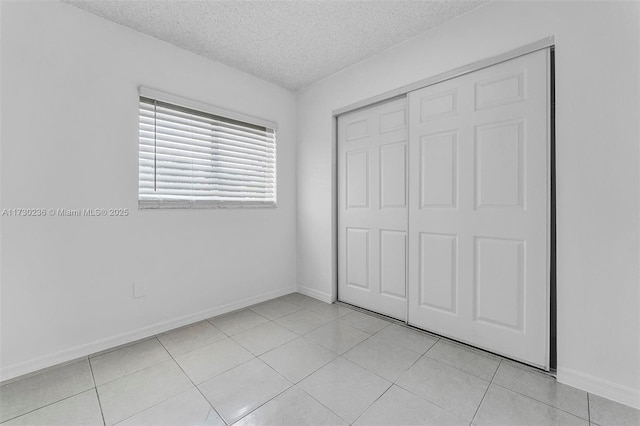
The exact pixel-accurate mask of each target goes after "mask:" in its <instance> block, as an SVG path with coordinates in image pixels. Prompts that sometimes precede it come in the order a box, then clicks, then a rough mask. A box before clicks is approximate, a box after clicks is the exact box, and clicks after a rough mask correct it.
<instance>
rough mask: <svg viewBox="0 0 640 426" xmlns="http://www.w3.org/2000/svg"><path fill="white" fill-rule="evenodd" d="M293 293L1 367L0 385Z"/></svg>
mask: <svg viewBox="0 0 640 426" xmlns="http://www.w3.org/2000/svg"><path fill="white" fill-rule="evenodd" d="M295 291H296V287H287V288H285V289H282V290H276V291H271V292H268V293H264V294H261V295H259V296H253V297H248V298H246V299H243V300H240V301H238V302H234V303H228V304H226V305H222V306H217V307H215V308H211V309H207V310H204V311H200V312H197V313H195V314H189V315H185V316H182V317H179V318H174V319H171V320H167V321H162V322H159V323H156V324H153V325H149V326H146V327H142V328H139V329H137V330H133V331H130V332H126V333H122V334H118V335H116V336H113V337H108V338H106V339H101V340H96V341H94V342H90V343H86V344H83V345H79V346H75V347H73V348H69V349H65V350H62V351H59V352H56V353H53V354H50V355H45V356H42V357H39V358H35V359H32V360H29V361H24V362H20V363H17V364H12V365H6V366H2V367H1V368H0V383H1V384H6V383H4V382H11V381H14V379H15V378H17V377H20V376H29V375H32V374H33V373H37V372H40V371H41V370H46V369H50V368H55V367H59V366H61V365H64V364H65V363H69V362H71V361H74V360H78V359H81V358H84V357H87V356H89V355H91V354H94V353H96V352H100V351H104V350H107V349H110V348H113V347H116V346H120V345H124V344H128V343H132V342H135V341H137V340H141V339H145V338H148V337H151V336H154V335H156V334H159V333H164V332H166V331H169V330H173V329H175V328H178V327H182V326H185V325H189V324H192V323H195V322H198V321H202V320H205V319H207V318H211V317H215V316H217V315H222V314H226V313H228V312H233V311H236V310H238V309H242V308H246V307H247V306H251V305H254V304H256V303H260V302H264V301H266V300H270V299H274V298H276V297H280V296H284V295H286V294H289V293H293V292H295Z"/></svg>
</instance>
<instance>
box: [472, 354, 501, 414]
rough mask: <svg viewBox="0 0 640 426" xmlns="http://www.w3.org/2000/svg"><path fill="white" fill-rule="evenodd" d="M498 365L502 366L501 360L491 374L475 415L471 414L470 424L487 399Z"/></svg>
mask: <svg viewBox="0 0 640 426" xmlns="http://www.w3.org/2000/svg"><path fill="white" fill-rule="evenodd" d="M500 365H502V359H500V361H499V362H498V365H497V366H496V370H495V371H494V372H493V375H492V376H491V380H489V385H488V386H487V388H486V389H485V390H484V394H483V395H482V399H481V400H480V404H478V406H477V407H476V411H475V413H473V417H472V418H471V423H472V424H473V422H474V421H475V419H476V417H477V416H478V411H480V407H481V406H482V403H483V402H484V399H485V398H486V397H487V394H488V393H489V388H490V387H491V385H492V384H493V379H494V378H495V377H496V374H498V370H499V369H500Z"/></svg>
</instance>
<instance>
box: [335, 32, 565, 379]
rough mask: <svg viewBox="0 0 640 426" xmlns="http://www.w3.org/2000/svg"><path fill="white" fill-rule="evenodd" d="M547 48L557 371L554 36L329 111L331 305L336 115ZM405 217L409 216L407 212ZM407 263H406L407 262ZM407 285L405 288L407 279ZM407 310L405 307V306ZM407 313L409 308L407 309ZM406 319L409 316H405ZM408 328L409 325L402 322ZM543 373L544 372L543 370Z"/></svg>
mask: <svg viewBox="0 0 640 426" xmlns="http://www.w3.org/2000/svg"><path fill="white" fill-rule="evenodd" d="M547 48H548V49H549V59H550V64H549V68H548V70H547V72H548V73H549V74H550V75H549V84H550V91H549V92H550V93H549V96H550V99H549V111H548V113H549V117H548V118H549V127H548V130H547V131H548V137H549V140H548V144H549V146H548V149H549V153H548V157H547V161H549V164H548V165H549V175H550V176H549V179H550V181H549V185H550V188H549V198H550V199H549V203H550V204H549V211H548V214H549V227H550V229H549V235H548V245H549V246H550V247H549V264H548V268H549V269H548V273H549V275H550V282H549V289H548V290H549V294H548V302H549V318H548V323H547V325H548V327H549V330H548V332H549V336H548V337H549V341H548V342H547V344H548V345H549V353H548V356H549V360H548V362H549V371H548V373H551V374H554V373H555V372H556V369H557V334H556V333H557V330H556V328H557V300H556V297H557V294H556V293H557V259H556V250H557V248H556V234H557V222H556V214H557V210H556V209H557V206H556V173H557V171H556V167H557V166H556V158H555V157H556V155H555V154H556V143H557V140H556V134H555V133H556V132H555V129H556V111H555V91H556V90H555V89H556V88H555V59H556V58H555V53H556V52H555V38H554V36H549V37H546V38H543V39H541V40H538V41H535V42H532V43H529V44H526V45H524V46H521V47H518V48H516V49H513V50H510V51H507V52H504V53H502V54H500V55H496V56H493V57H490V58H486V59H482V60H479V61H476V62H472V63H469V64H467V65H463V66H461V67H457V68H454V69H452V70H449V71H446V72H443V73H440V74H437V75H435V76H432V77H428V78H425V79H422V80H419V81H417V82H414V83H411V84H407V85H404V86H401V87H399V88H397V89H394V90H390V91H387V92H384V93H381V94H378V95H375V96H372V97H369V98H366V99H363V100H361V101H359V102H355V103H352V104H350V105H347V106H344V107H342V108H338V109H335V110H333V111H332V119H331V124H332V131H331V133H332V139H333V141H332V144H331V169H332V170H331V191H332V197H331V204H332V205H331V216H332V217H331V249H332V254H333V255H332V256H331V269H332V271H331V277H332V281H333V282H332V286H331V293H330V294H327V296H329V300H330V303H333V302H336V301H339V295H338V256H339V253H338V178H339V176H338V170H337V146H338V125H337V123H338V116H340V115H342V114H346V113H349V112H352V111H355V110H357V109H360V108H366V107H369V106H372V105H374V104H377V103H382V102H387V101H390V100H392V99H393V98H398V97H403V96H407V94H408V93H409V92H411V91H414V90H418V89H421V88H424V87H427V86H431V85H434V84H437V83H440V82H443V81H446V80H450V79H453V78H456V77H459V76H462V75H465V74H469V73H471V72H474V71H478V70H480V69H483V68H488V67H490V66H493V65H497V64H499V63H502V62H506V61H509V60H511V59H515V58H517V57H520V56H524V55H527V54H529V53H533V52H536V51H538V50H543V49H547ZM407 214H408V213H407ZM407 261H408V260H407ZM406 285H407V286H408V280H407V283H406ZM408 303H409V299H408V297H407V305H408ZM407 308H408V306H407ZM407 312H408V309H407ZM407 320H408V317H407ZM404 323H405V324H406V325H408V322H407V321H405V322H404ZM543 371H544V370H543Z"/></svg>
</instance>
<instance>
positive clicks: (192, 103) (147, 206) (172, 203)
mask: <svg viewBox="0 0 640 426" xmlns="http://www.w3.org/2000/svg"><path fill="white" fill-rule="evenodd" d="M141 98H147V99H151V100H157V101H158V102H161V103H166V104H171V105H174V106H176V107H179V108H186V109H189V110H193V111H194V112H196V113H197V112H199V113H202V114H204V115H213V116H218V117H221V118H223V119H228V120H230V121H237V122H242V123H245V124H248V125H253V126H258V127H264V128H266V129H269V130H272V131H273V133H274V135H273V179H274V183H273V201H255V200H252V201H241V200H194V199H187V198H185V199H175V200H160V199H157V200H154V199H141V198H140V196H141V192H140V187H141V179H140V172H141V170H140V152H141V148H140V146H141V141H140V139H141V138H140V109H139V108H138V138H137V141H138V209H139V210H153V209H216V208H277V206H278V181H277V169H278V167H277V166H278V164H277V147H278V144H277V136H276V134H277V129H278V123H276V122H273V121H269V120H265V119H262V118H258V117H254V116H250V115H247V114H244V113H240V112H237V111H233V110H229V109H225V108H220V107H217V106H214V105H210V104H207V103H204V102H200V101H196V100H193V99H189V98H185V97H182V96H178V95H174V94H171V93H167V92H164V91H161V90H157V89H152V88H149V87H146V86H139V87H138V97H137V99H138V105H140V103H141V101H142V99H141Z"/></svg>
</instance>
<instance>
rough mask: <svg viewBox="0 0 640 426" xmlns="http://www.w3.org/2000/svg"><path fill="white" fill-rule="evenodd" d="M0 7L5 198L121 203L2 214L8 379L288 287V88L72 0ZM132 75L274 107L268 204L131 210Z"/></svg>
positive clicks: (186, 91) (243, 107) (292, 216)
mask: <svg viewBox="0 0 640 426" xmlns="http://www.w3.org/2000/svg"><path fill="white" fill-rule="evenodd" d="M1 8H2V13H1V19H2V20H1V26H2V33H1V37H2V41H1V43H2V44H1V51H2V58H1V60H2V68H1V70H2V79H1V83H2V86H1V87H2V107H1V111H2V115H1V120H2V122H1V123H2V130H1V132H2V133H1V138H2V157H1V159H2V161H1V185H2V186H1V195H2V206H1V207H2V208H4V209H10V208H20V207H33V208H41V207H43V208H69V209H75V208H109V207H114V208H128V209H129V211H130V215H129V216H128V217H126V218H89V217H84V218H82V217H44V218H24V217H2V219H1V220H2V222H1V225H2V228H1V232H2V238H1V240H2V246H1V253H2V259H1V268H2V271H1V284H2V294H1V296H2V304H1V309H2V312H1V324H2V328H1V336H2V340H1V343H2V348H1V353H0V356H1V365H2V369H1V372H0V373H1V376H2V379H6V378H9V377H12V376H15V375H18V374H22V373H25V372H28V371H32V370H34V369H36V368H41V367H45V366H48V365H51V364H54V363H57V362H59V361H65V360H69V359H71V358H73V357H75V356H81V355H86V354H87V353H89V352H93V351H94V350H98V349H103V348H105V347H109V346H112V345H114V344H118V343H123V342H126V341H130V340H133V339H136V338H139V337H142V336H145V335H150V334H154V333H155V332H157V331H163V330H166V329H169V328H173V327H175V326H176V325H181V324H184V323H188V322H191V321H194V320H196V319H200V318H206V317H208V316H212V315H214V314H216V313H219V312H223V311H227V310H230V309H233V308H238V307H241V306H244V305H246V304H250V303H253V302H255V301H259V300H263V299H265V298H271V297H276V296H278V295H281V294H285V293H288V292H291V291H294V290H295V285H296V282H295V280H296V266H295V261H296V256H295V244H296V241H295V238H296V237H295V232H296V229H295V220H296V211H295V206H296V201H295V195H296V190H295V172H296V170H295V139H294V138H295V97H294V95H293V94H292V93H291V92H289V91H287V90H285V89H282V88H279V87H277V86H275V85H273V84H270V83H267V82H265V81H262V80H259V79H257V78H254V77H252V76H249V75H247V74H244V73H241V72H239V71H236V70H233V69H231V68H229V67H226V66H223V65H221V64H218V63H214V62H211V61H208V60H206V59H204V58H202V57H199V56H197V55H194V54H191V53H188V52H186V51H183V50H180V49H178V48H175V47H173V46H171V45H169V44H167V43H164V42H161V41H158V40H156V39H153V38H151V37H148V36H144V35H142V34H140V33H137V32H135V31H133V30H130V29H127V28H125V27H122V26H119V25H116V24H114V23H110V22H108V21H106V20H103V19H101V18H98V17H96V16H93V15H90V14H88V13H87V12H84V11H81V10H79V9H77V8H74V7H72V6H69V5H67V4H63V3H59V2H45V3H35V2H16V3H13V2H5V1H2V2H1ZM140 84H142V85H147V86H150V87H153V88H157V89H161V90H164V91H167V92H171V93H175V94H179V95H182V96H185V97H190V98H193V99H196V100H200V101H203V102H208V103H211V104H213V105H216V106H220V107H223V108H227V109H232V110H236V111H240V112H243V113H246V114H249V115H253V116H257V117H261V118H265V119H268V120H273V121H276V122H278V123H279V131H278V165H277V167H278V169H277V171H278V208H276V209H246V210H241V209H229V210H225V209H218V210H179V211H176V210H172V211H139V210H138V209H137V173H138V152H137V149H138V130H137V127H138V110H137V108H138V92H137V86H138V85H140ZM134 279H146V280H147V292H148V294H147V296H146V297H144V298H140V299H133V298H132V282H133V280H134Z"/></svg>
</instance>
